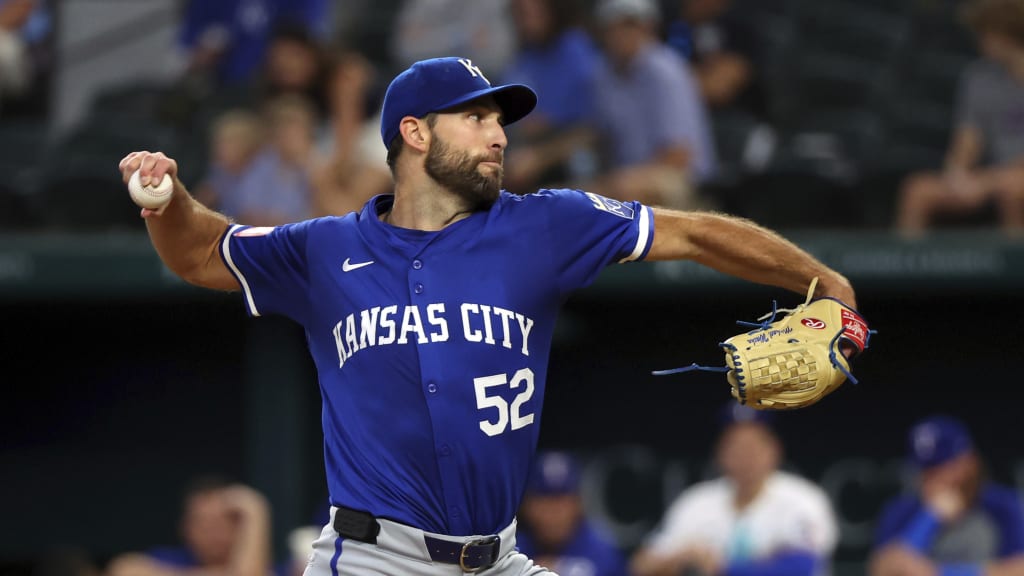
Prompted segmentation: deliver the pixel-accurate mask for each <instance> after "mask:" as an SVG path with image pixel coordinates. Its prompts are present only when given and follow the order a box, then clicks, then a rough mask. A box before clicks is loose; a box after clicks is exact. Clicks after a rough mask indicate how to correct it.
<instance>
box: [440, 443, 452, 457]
mask: <svg viewBox="0 0 1024 576" xmlns="http://www.w3.org/2000/svg"><path fill="white" fill-rule="evenodd" d="M440 452H441V456H447V455H449V454H451V453H452V449H451V448H449V447H448V445H447V444H441V450H440Z"/></svg>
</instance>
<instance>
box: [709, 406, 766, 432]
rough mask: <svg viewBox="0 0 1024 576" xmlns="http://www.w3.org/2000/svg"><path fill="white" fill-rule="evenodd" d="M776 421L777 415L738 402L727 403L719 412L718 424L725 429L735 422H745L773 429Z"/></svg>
mask: <svg viewBox="0 0 1024 576" xmlns="http://www.w3.org/2000/svg"><path fill="white" fill-rule="evenodd" d="M774 421H775V415H774V414H772V413H771V412H768V411H767V410H755V409H754V408H751V407H750V406H744V405H743V404H739V403H737V402H728V403H726V405H725V406H723V407H722V409H721V411H720V412H719V414H718V425H719V428H720V429H721V430H723V431H724V430H725V429H726V428H728V427H729V426H732V425H733V424H743V423H754V424H761V425H764V426H766V427H767V428H769V429H771V428H772V424H773V423H774Z"/></svg>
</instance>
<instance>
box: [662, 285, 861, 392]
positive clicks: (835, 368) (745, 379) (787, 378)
mask: <svg viewBox="0 0 1024 576" xmlns="http://www.w3.org/2000/svg"><path fill="white" fill-rule="evenodd" d="M817 282H818V279H817V278H815V279H814V281H812V282H811V286H810V289H809V290H808V292H807V300H806V301H804V303H803V304H801V305H799V306H797V307H796V308H794V309H792V310H780V309H777V308H776V307H775V305H774V303H773V305H772V311H771V312H770V313H768V314H766V315H764V316H762V317H761V318H759V319H758V320H760V322H756V323H754V322H742V321H740V322H737V323H738V324H739V325H741V326H746V327H747V328H751V330H749V331H747V332H744V333H741V334H737V335H735V336H733V337H732V338H729V339H728V340H726V341H725V342H722V343H720V344H719V346H721V348H722V349H723V350H724V351H725V364H726V365H725V366H724V367H707V366H698V365H696V364H694V365H691V366H687V367H685V368H676V369H673V370H659V371H657V372H654V374H657V375H663V374H674V373H678V372H686V371H690V370H708V371H718V372H725V373H726V377H727V379H728V381H729V384H730V385H731V387H732V395H733V397H734V398H736V399H737V400H738V401H739V402H740V403H741V404H745V405H748V406H750V407H751V408H757V409H770V410H788V409H793V408H802V407H805V406H810V405H811V404H815V403H816V402H818V401H819V400H821V399H822V398H824V397H825V396H826V395H828V394H830V393H831V392H832V391H834V390H835V389H836V388H838V387H839V386H840V385H841V384H842V383H843V382H845V381H846V380H850V381H851V382H853V383H854V384H856V383H857V379H856V378H854V377H853V374H852V373H851V372H850V364H849V360H848V359H847V356H846V355H845V354H844V351H847V352H850V353H851V354H850V358H853V357H855V356H857V355H859V354H860V353H861V352H863V351H864V350H865V349H866V348H867V347H868V341H869V340H870V337H871V334H872V333H874V331H873V330H869V329H868V325H867V322H866V321H865V320H864V318H863V317H861V315H860V314H859V313H857V311H856V310H854V309H852V308H850V307H849V306H847V305H846V304H844V303H842V302H840V301H839V300H836V299H833V298H819V299H812V295H813V294H814V288H815V286H816V285H817Z"/></svg>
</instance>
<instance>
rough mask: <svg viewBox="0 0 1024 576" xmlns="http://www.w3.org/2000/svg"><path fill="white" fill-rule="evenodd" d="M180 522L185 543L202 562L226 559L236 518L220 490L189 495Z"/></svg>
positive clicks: (215, 563)
mask: <svg viewBox="0 0 1024 576" xmlns="http://www.w3.org/2000/svg"><path fill="white" fill-rule="evenodd" d="M182 522H183V525H182V531H183V533H184V534H183V536H184V539H185V544H186V545H187V546H188V548H189V550H191V551H192V553H193V554H195V556H196V559H197V560H199V562H200V563H201V564H202V565H204V566H214V565H220V564H224V563H225V562H227V561H228V559H229V557H230V554H231V548H232V546H233V545H234V542H235V537H236V532H237V529H238V519H237V518H236V517H235V515H234V514H232V512H231V510H230V508H229V507H228V505H227V502H226V500H225V498H224V496H223V494H222V493H221V491H219V490H210V491H206V492H201V493H198V494H194V495H192V496H190V497H189V498H188V500H187V501H186V504H185V517H184V518H183V519H182Z"/></svg>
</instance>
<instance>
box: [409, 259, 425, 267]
mask: <svg viewBox="0 0 1024 576" xmlns="http://www.w3.org/2000/svg"><path fill="white" fill-rule="evenodd" d="M412 267H413V268H414V269H416V270H419V269H420V268H423V262H422V261H420V259H419V258H417V259H416V260H413V261H412Z"/></svg>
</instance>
